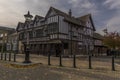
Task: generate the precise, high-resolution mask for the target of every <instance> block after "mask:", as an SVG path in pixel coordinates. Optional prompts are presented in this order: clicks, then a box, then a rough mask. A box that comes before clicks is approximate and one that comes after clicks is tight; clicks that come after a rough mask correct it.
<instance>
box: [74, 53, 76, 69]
mask: <svg viewBox="0 0 120 80" xmlns="http://www.w3.org/2000/svg"><path fill="white" fill-rule="evenodd" d="M73 67H74V68H76V56H75V55H73Z"/></svg>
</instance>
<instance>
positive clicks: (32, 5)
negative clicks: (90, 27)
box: [0, 0, 120, 34]
mask: <svg viewBox="0 0 120 80" xmlns="http://www.w3.org/2000/svg"><path fill="white" fill-rule="evenodd" d="M50 6H53V7H55V8H57V9H59V10H61V11H64V12H68V11H69V9H72V14H73V15H74V16H75V17H79V16H83V15H86V14H88V13H91V14H92V18H93V21H94V25H95V27H96V32H98V33H101V34H103V29H106V28H107V29H108V31H109V32H111V31H118V32H120V28H119V27H120V0H0V26H6V27H11V28H16V27H17V24H18V22H24V20H25V19H24V14H26V13H27V11H28V10H29V11H30V12H31V14H32V15H33V16H35V15H40V16H45V15H46V14H47V11H48V9H49V7H50Z"/></svg>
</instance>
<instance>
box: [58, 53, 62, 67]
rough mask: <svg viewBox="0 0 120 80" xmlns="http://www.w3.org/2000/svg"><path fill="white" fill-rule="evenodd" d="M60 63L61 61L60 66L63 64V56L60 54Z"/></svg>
mask: <svg viewBox="0 0 120 80" xmlns="http://www.w3.org/2000/svg"><path fill="white" fill-rule="evenodd" d="M59 57H60V63H59V66H62V56H61V55H60V56H59Z"/></svg>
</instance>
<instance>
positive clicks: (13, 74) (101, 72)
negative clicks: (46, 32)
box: [0, 54, 120, 80]
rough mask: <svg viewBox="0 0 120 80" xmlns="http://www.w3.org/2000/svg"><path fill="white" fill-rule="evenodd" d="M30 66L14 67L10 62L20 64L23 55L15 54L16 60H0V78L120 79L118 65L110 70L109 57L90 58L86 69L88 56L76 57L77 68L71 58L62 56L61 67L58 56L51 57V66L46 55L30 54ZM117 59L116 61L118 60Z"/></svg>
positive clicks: (12, 79)
mask: <svg viewBox="0 0 120 80" xmlns="http://www.w3.org/2000/svg"><path fill="white" fill-rule="evenodd" d="M30 56H31V61H32V62H33V63H32V64H34V63H35V64H36V63H37V65H34V66H30V67H16V66H11V64H13V63H14V64H21V63H22V62H23V61H24V55H23V54H19V55H17V60H16V61H17V62H13V61H11V62H9V61H4V60H0V80H120V66H119V65H115V67H116V71H111V63H110V62H111V58H108V59H104V58H103V59H102V58H94V59H92V60H93V62H92V68H93V69H88V58H87V57H84V58H83V57H79V58H77V59H76V62H77V68H73V67H72V64H73V63H72V61H73V59H72V58H63V59H62V64H63V67H60V66H59V58H58V57H51V58H52V59H51V66H48V65H47V61H48V59H47V57H45V56H38V55H30ZM119 61H120V59H117V60H116V62H119Z"/></svg>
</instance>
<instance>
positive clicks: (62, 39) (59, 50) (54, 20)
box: [17, 7, 95, 56]
mask: <svg viewBox="0 0 120 80" xmlns="http://www.w3.org/2000/svg"><path fill="white" fill-rule="evenodd" d="M24 16H25V18H26V21H25V22H24V23H22V22H19V23H18V26H17V32H18V34H19V40H20V41H21V42H22V43H23V44H24V45H27V44H29V47H30V52H31V53H33V54H43V55H47V54H48V53H51V54H52V55H56V56H57V55H59V54H64V55H73V54H77V55H79V54H89V52H90V51H92V50H93V49H94V39H93V34H94V31H95V27H94V23H93V20H92V16H91V14H87V15H84V16H81V17H74V16H72V12H71V10H69V12H68V13H65V12H62V11H60V10H58V9H56V8H53V7H50V9H49V10H48V12H47V14H46V15H45V17H43V16H38V15H36V16H35V18H34V19H32V17H33V16H32V15H31V14H30V12H28V14H26V15H24Z"/></svg>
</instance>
